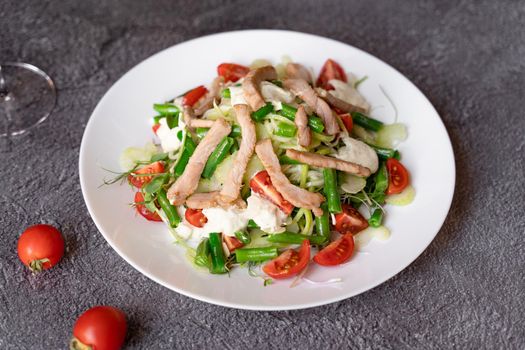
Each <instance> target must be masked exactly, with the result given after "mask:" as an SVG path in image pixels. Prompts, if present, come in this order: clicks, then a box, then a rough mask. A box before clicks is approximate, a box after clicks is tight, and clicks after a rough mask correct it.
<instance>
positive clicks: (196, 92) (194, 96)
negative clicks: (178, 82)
mask: <svg viewBox="0 0 525 350" xmlns="http://www.w3.org/2000/svg"><path fill="white" fill-rule="evenodd" d="M207 92H208V89H206V88H205V87H204V86H202V85H201V86H197V87H196V88H195V89H193V90H190V91H188V92H187V93H186V95H184V97H183V98H182V104H183V105H184V106H190V107H193V105H194V104H195V103H197V101H198V100H200V99H201V97H202V96H204V95H206V93H207Z"/></svg>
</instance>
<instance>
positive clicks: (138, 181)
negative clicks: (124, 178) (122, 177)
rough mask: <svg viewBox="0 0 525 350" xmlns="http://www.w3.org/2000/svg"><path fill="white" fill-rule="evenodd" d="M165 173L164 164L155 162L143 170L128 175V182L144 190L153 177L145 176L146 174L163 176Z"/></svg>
mask: <svg viewBox="0 0 525 350" xmlns="http://www.w3.org/2000/svg"><path fill="white" fill-rule="evenodd" d="M163 172H164V164H163V163H162V162H160V161H159V162H155V163H151V164H148V165H145V166H143V167H142V168H140V169H138V170H135V172H134V173H132V174H130V175H128V181H129V182H130V183H131V184H132V185H133V186H135V187H137V188H142V186H144V185H145V184H147V183H149V182H150V181H151V180H152V179H153V176H144V175H145V174H161V173H163Z"/></svg>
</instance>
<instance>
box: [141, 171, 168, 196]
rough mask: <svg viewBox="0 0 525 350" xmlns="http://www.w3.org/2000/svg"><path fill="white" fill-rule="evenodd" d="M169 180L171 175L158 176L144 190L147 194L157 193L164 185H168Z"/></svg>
mask: <svg viewBox="0 0 525 350" xmlns="http://www.w3.org/2000/svg"><path fill="white" fill-rule="evenodd" d="M168 179H169V174H161V175H158V176H155V177H154V178H153V180H151V181H150V182H149V183H148V184H146V186H144V188H143V189H142V190H143V191H144V192H145V193H151V194H153V193H156V192H158V191H159V190H160V189H161V188H162V185H164V184H165V183H166V181H167V180H168Z"/></svg>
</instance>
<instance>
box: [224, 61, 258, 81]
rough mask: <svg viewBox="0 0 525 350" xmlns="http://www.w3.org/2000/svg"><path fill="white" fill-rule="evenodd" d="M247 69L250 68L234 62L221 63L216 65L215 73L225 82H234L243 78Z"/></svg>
mask: <svg viewBox="0 0 525 350" xmlns="http://www.w3.org/2000/svg"><path fill="white" fill-rule="evenodd" d="M249 71H250V68H248V67H245V66H241V65H239V64H235V63H221V64H219V66H218V67H217V73H218V74H219V76H221V77H223V78H224V80H225V81H226V82H228V81H233V82H235V81H237V80H239V79H241V78H243V77H244V76H245V75H246V74H248V72H249Z"/></svg>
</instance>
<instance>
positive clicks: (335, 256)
mask: <svg viewBox="0 0 525 350" xmlns="http://www.w3.org/2000/svg"><path fill="white" fill-rule="evenodd" d="M353 252H354V236H353V235H352V234H351V233H347V234H345V235H343V236H342V237H341V238H339V239H338V240H337V241H333V242H332V243H330V244H329V245H328V246H326V248H323V250H321V251H320V252H319V253H317V254H315V256H314V261H315V262H316V263H318V264H319V265H323V266H334V265H339V264H342V263H344V262H346V261H347V260H348V259H350V257H351V256H352V254H353Z"/></svg>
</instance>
